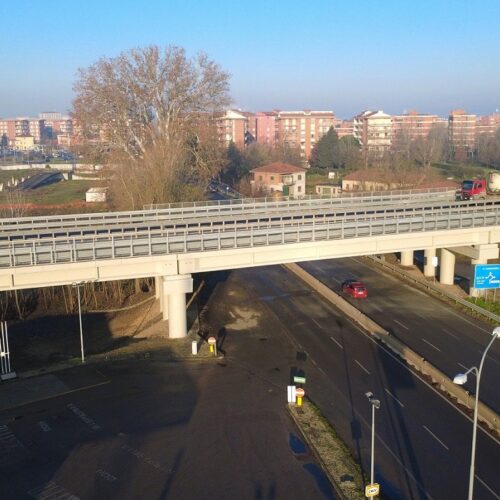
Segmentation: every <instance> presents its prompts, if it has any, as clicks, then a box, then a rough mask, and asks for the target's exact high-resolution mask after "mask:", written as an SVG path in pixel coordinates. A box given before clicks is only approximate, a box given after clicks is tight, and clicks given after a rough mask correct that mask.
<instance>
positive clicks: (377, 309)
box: [370, 303, 382, 312]
mask: <svg viewBox="0 0 500 500" xmlns="http://www.w3.org/2000/svg"><path fill="white" fill-rule="evenodd" d="M370 306H371V307H372V309H375V311H378V312H382V308H380V307H379V306H377V305H376V304H373V303H370Z"/></svg>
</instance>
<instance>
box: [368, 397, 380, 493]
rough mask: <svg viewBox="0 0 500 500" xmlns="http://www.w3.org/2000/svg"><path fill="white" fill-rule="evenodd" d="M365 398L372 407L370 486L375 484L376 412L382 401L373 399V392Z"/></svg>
mask: <svg viewBox="0 0 500 500" xmlns="http://www.w3.org/2000/svg"><path fill="white" fill-rule="evenodd" d="M365 396H366V397H367V398H368V401H369V402H370V404H371V405H372V451H371V465H370V484H372V485H373V484H375V483H374V481H373V480H374V477H373V476H374V470H375V410H378V409H379V408H380V400H378V399H375V398H374V397H373V392H367V393H366V394H365Z"/></svg>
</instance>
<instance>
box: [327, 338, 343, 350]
mask: <svg viewBox="0 0 500 500" xmlns="http://www.w3.org/2000/svg"><path fill="white" fill-rule="evenodd" d="M330 339H331V340H333V341H334V342H335V343H336V344H337V345H338V346H339V347H340V348H341V349H344V346H343V345H342V344H341V343H340V342H339V341H338V340H337V339H335V338H334V337H330Z"/></svg>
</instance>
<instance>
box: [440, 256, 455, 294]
mask: <svg viewBox="0 0 500 500" xmlns="http://www.w3.org/2000/svg"><path fill="white" fill-rule="evenodd" d="M454 277H455V254H454V253H452V252H450V251H449V250H447V249H446V248H441V267H440V273H439V282H440V283H441V284H442V285H453V278H454Z"/></svg>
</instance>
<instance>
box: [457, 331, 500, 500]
mask: <svg viewBox="0 0 500 500" xmlns="http://www.w3.org/2000/svg"><path fill="white" fill-rule="evenodd" d="M499 337H500V326H497V327H496V328H494V329H493V332H492V339H491V340H490V343H489V344H488V345H487V346H486V349H485V350H484V352H483V356H482V358H481V362H480V363H479V369H478V368H476V367H475V366H472V367H471V368H469V369H468V370H467V371H466V372H465V373H458V374H457V375H455V377H454V378H453V383H454V384H457V385H464V384H465V383H466V382H467V375H468V374H469V373H471V372H474V373H475V374H476V403H475V406H474V423H473V427H472V450H471V458H470V471H469V496H468V497H467V498H468V500H472V497H473V493H474V469H475V460H476V435H477V412H478V405H479V383H480V382H481V372H482V371H483V364H484V360H485V359H486V353H487V352H488V350H489V348H490V347H491V346H492V344H493V342H494V341H495V339H497V338H499Z"/></svg>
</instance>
